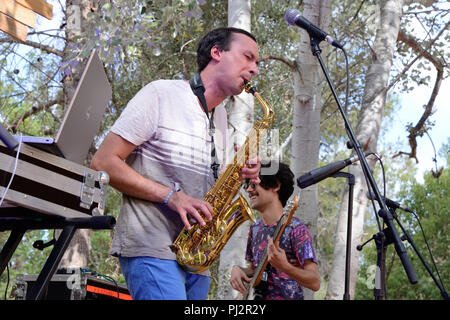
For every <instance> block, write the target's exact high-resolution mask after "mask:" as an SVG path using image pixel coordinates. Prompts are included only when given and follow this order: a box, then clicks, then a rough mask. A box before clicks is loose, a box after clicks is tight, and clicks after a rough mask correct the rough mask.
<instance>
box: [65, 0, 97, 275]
mask: <svg viewBox="0 0 450 320" xmlns="http://www.w3.org/2000/svg"><path fill="white" fill-rule="evenodd" d="M98 4H99V1H98V0H67V1H66V24H67V25H66V47H65V49H64V56H65V59H64V60H66V59H68V58H69V57H70V47H71V46H73V45H75V42H74V37H76V36H78V35H80V34H81V33H82V32H85V30H84V28H83V26H84V25H85V23H86V21H87V14H88V12H89V11H90V10H92V8H97V7H98ZM86 62H87V59H85V61H84V63H78V64H74V65H72V66H71V67H72V68H71V70H70V72H67V73H66V74H65V77H64V78H63V82H64V90H63V91H64V109H66V108H67V107H68V106H69V103H70V100H71V99H72V97H73V95H74V93H75V90H76V88H77V85H78V82H79V81H80V77H81V74H82V72H83V68H84V66H85V64H86ZM89 249H90V230H89V229H80V230H77V231H76V232H75V235H74V237H73V239H72V241H71V242H70V244H69V247H68V248H67V250H66V252H65V253H64V256H63V257H62V259H61V263H60V267H80V268H81V267H87V265H88V262H89Z"/></svg>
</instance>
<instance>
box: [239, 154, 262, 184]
mask: <svg viewBox="0 0 450 320" xmlns="http://www.w3.org/2000/svg"><path fill="white" fill-rule="evenodd" d="M260 170H261V158H260V157H259V156H257V157H254V158H252V159H248V160H247V161H246V162H245V166H244V167H242V170H241V179H250V182H252V183H254V184H259V183H260V182H261V180H260V179H259V171H260Z"/></svg>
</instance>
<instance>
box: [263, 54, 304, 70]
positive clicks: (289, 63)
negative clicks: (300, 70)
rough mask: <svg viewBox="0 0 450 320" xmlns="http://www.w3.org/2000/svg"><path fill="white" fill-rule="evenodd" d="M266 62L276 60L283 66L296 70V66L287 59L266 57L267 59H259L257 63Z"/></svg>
mask: <svg viewBox="0 0 450 320" xmlns="http://www.w3.org/2000/svg"><path fill="white" fill-rule="evenodd" d="M267 60H278V61H281V62H283V63H284V64H286V65H287V66H288V67H289V68H291V69H297V67H296V65H295V64H294V63H293V62H292V61H289V60H288V59H285V58H282V57H276V56H267V57H264V58H261V59H260V60H259V61H260V62H261V61H267Z"/></svg>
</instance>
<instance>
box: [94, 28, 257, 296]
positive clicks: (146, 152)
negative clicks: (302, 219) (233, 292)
mask: <svg viewBox="0 0 450 320" xmlns="http://www.w3.org/2000/svg"><path fill="white" fill-rule="evenodd" d="M258 59H259V56H258V46H257V44H256V41H255V38H254V36H253V35H251V34H250V33H248V32H246V31H244V30H241V29H236V28H219V29H215V30H213V31H211V32H209V33H208V34H207V35H206V36H204V37H203V39H202V40H201V41H200V43H199V46H198V49H197V62H198V73H199V76H200V77H199V78H197V83H198V82H200V84H201V83H203V86H204V89H205V91H204V98H205V100H204V102H205V103H203V104H202V103H201V99H200V100H199V98H198V96H196V95H195V94H194V92H193V88H192V87H191V86H190V83H189V82H187V81H184V80H157V81H153V82H151V83H149V84H147V85H146V86H144V87H143V88H142V89H141V90H140V91H139V92H138V93H137V94H136V95H135V96H134V97H133V99H132V100H130V102H129V103H128V105H127V106H126V108H125V109H124V110H123V112H122V114H121V115H120V117H119V118H118V119H117V120H116V122H115V123H114V125H113V126H112V128H111V130H110V132H109V133H108V135H107V136H106V138H105V139H104V141H103V143H102V144H101V146H100V147H99V149H98V151H97V152H96V154H95V156H94V158H93V160H92V163H91V167H92V168H93V169H94V170H103V171H106V172H107V173H108V174H109V176H110V179H111V180H110V185H111V186H113V187H114V188H116V189H117V190H119V191H120V192H121V193H122V194H123V197H122V205H121V210H120V214H119V217H118V219H117V225H116V227H115V234H114V239H113V244H112V248H111V250H110V253H111V254H112V255H113V256H116V257H118V258H119V262H120V266H121V269H122V272H123V274H124V276H125V279H126V282H127V286H128V289H129V290H130V293H131V295H132V297H133V299H136V300H138V299H144V300H149V299H156V300H162V299H173V300H175V299H198V300H200V299H205V298H206V297H207V294H208V289H209V276H208V275H209V274H208V272H204V273H202V274H191V273H188V272H186V271H185V270H183V269H182V268H181V267H180V266H179V265H178V264H177V262H176V261H175V258H176V256H175V253H173V252H172V251H171V250H170V245H171V244H172V242H173V240H174V238H175V237H176V236H177V235H178V233H179V232H180V231H181V230H182V228H183V227H186V228H188V229H189V228H191V223H192V221H193V219H194V220H196V222H198V223H200V224H201V225H204V224H205V223H206V222H205V220H211V218H212V215H213V209H212V207H211V205H210V204H209V203H208V202H206V201H203V200H200V199H202V197H203V195H204V194H205V193H206V192H207V191H208V190H209V189H210V188H211V186H212V185H213V184H214V181H215V179H214V176H213V173H214V172H213V171H214V168H215V167H216V166H213V164H217V163H216V162H219V163H220V162H223V159H217V153H216V154H215V155H216V158H214V159H212V156H211V150H214V145H215V144H219V143H221V144H222V146H223V145H224V144H225V143H226V141H225V137H226V134H225V130H226V127H227V116H226V111H225V108H224V106H223V105H222V104H221V103H222V101H223V100H224V99H225V98H227V97H228V96H231V95H237V94H240V93H241V92H242V88H243V84H244V82H246V81H250V80H251V79H252V77H254V76H255V75H256V74H257V73H258ZM198 80H200V81H198ZM213 126H214V127H215V129H216V131H220V132H221V133H222V134H221V135H219V136H220V137H222V139H220V140H221V141H217V139H216V141H214V138H213V136H211V135H210V132H211V131H210V129H212V127H213ZM223 149H225V147H224V148H223ZM223 154H225V152H223ZM259 170H260V162H259V159H257V158H256V159H251V160H249V161H247V163H246V164H245V166H244V167H243V168H242V170H241V178H242V179H251V180H252V181H253V182H255V183H258V182H259Z"/></svg>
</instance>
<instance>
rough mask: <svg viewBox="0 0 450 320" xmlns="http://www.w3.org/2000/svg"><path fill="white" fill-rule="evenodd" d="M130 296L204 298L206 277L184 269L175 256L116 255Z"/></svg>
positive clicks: (145, 298) (165, 298) (181, 298)
mask: <svg viewBox="0 0 450 320" xmlns="http://www.w3.org/2000/svg"><path fill="white" fill-rule="evenodd" d="M119 262H120V268H121V269H122V273H123V274H124V276H125V281H126V282H127V287H128V290H129V291H130V294H131V296H132V297H133V300H205V299H206V297H207V295H208V290H209V281H210V279H209V277H207V276H202V275H198V274H192V273H188V272H186V271H184V270H183V269H182V268H181V267H180V266H179V265H178V263H177V262H176V261H175V260H164V259H158V258H153V257H119Z"/></svg>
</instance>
